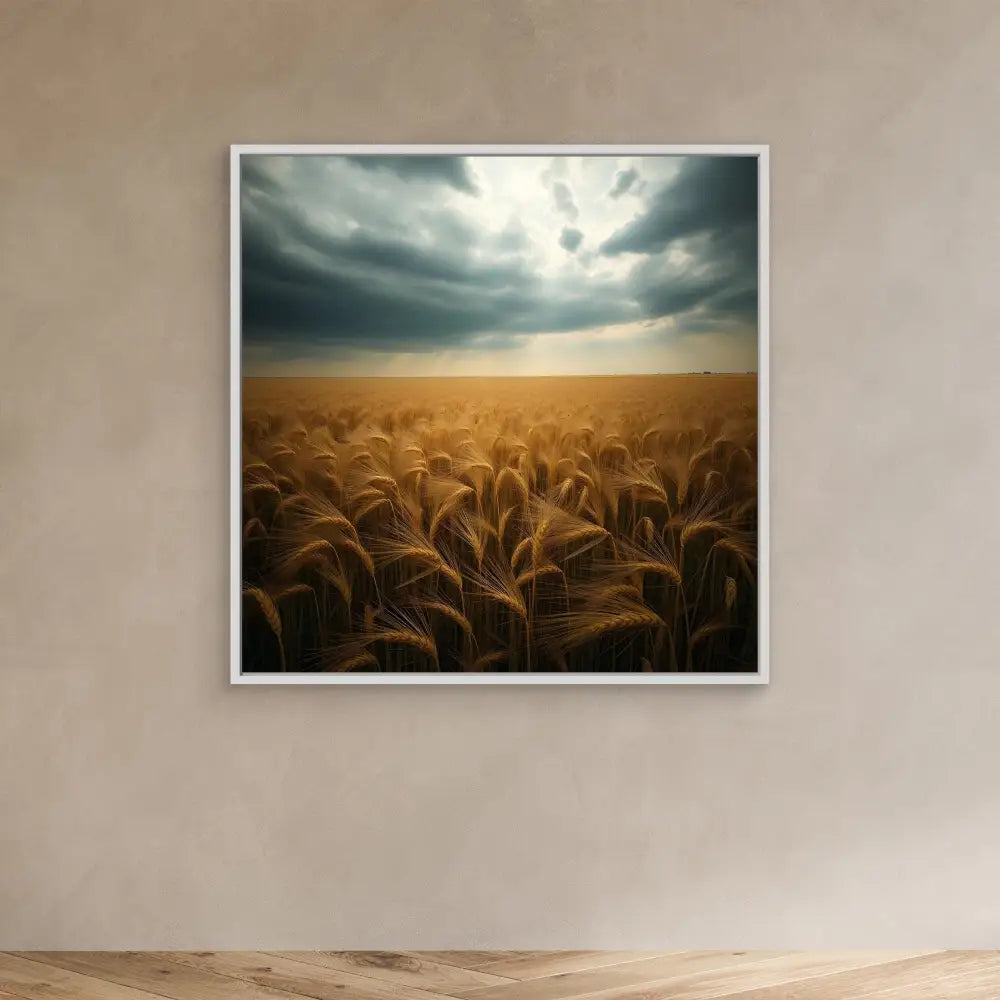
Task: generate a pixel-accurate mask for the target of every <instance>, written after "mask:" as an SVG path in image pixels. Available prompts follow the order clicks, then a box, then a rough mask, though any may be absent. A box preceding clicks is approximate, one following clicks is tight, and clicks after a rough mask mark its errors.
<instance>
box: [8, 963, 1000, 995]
mask: <svg viewBox="0 0 1000 1000" xmlns="http://www.w3.org/2000/svg"><path fill="white" fill-rule="evenodd" d="M164 997H167V998H171V1000H295V998H296V997H312V998H313V1000H335V998H336V1000H441V998H445V1000H447V998H458V1000H577V998H586V1000H713V998H714V1000H722V998H727V997H729V998H739V1000H942V998H956V1000H1000V952H993V951H978V952H976V951H966V952H959V951H936V952H916V951H909V952H902V951H901V952H884V951H837V952H833V951H819V952H794V951H790V952H779V951H768V952H764V951H660V952H658V951H355V952H351V951H275V952H262V951H245V952H238V951H219V952H212V951H197V952H93V951H79V952H65V951H63V952H56V951H53V952H2V953H0V1000H10V998H14V1000H155V998H164Z"/></svg>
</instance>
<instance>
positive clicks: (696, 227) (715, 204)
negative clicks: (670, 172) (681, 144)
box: [601, 156, 757, 256]
mask: <svg viewBox="0 0 1000 1000" xmlns="http://www.w3.org/2000/svg"><path fill="white" fill-rule="evenodd" d="M756 220H757V158H756V157H754V156H691V157H688V158H686V159H685V160H684V162H683V164H682V165H681V168H680V170H679V171H678V173H677V176H676V177H675V178H674V179H673V180H672V181H671V182H670V183H668V184H666V185H665V186H664V187H663V188H662V189H661V190H660V191H659V192H657V194H656V195H654V197H653V199H652V203H651V204H650V206H649V209H648V210H647V211H646V212H645V213H644V214H642V215H639V216H637V217H636V218H634V219H633V220H632V221H631V222H630V223H629V224H628V225H626V226H624V227H623V228H621V229H619V230H618V232H616V233H615V234H614V235H612V236H611V238H610V239H608V240H605V241H604V243H603V244H602V245H601V252H602V253H604V254H607V255H608V256H615V255H617V254H620V253H646V254H648V253H657V252H659V251H661V250H664V249H666V248H667V247H668V246H669V245H670V244H671V243H672V242H673V241H674V240H676V239H679V238H681V237H684V236H695V235H698V234H699V233H724V232H726V231H727V230H732V229H734V228H737V227H739V226H742V225H745V224H747V223H755V222H756Z"/></svg>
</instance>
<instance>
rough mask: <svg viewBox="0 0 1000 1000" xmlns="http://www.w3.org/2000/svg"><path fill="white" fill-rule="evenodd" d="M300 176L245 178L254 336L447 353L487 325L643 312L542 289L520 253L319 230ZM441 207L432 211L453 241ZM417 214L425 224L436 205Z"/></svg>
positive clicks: (601, 296) (590, 321) (561, 288)
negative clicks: (303, 198)
mask: <svg viewBox="0 0 1000 1000" xmlns="http://www.w3.org/2000/svg"><path fill="white" fill-rule="evenodd" d="M295 180H296V178H295V177H294V176H293V177H291V178H290V179H287V180H277V179H276V178H275V177H273V176H271V175H267V174H266V172H265V174H264V175H263V178H262V176H261V172H260V171H257V170H255V169H254V168H253V167H252V166H249V168H248V169H245V170H244V173H243V214H242V220H243V224H242V259H243V305H242V308H243V329H244V335H245V338H246V340H247V342H248V343H267V344H271V345H281V346H283V347H284V348H285V349H286V352H287V351H288V350H290V349H291V348H292V347H293V346H295V345H298V347H299V348H301V346H302V345H303V344H308V345H312V346H323V347H364V348H374V349H387V350H409V351H421V350H437V349H441V348H444V347H458V346H463V345H464V344H467V343H468V342H469V341H470V339H472V338H474V337H476V335H478V334H483V333H487V332H494V333H495V332H498V331H504V332H507V333H509V334H517V333H535V332H537V331H539V330H553V331H556V330H574V329H580V328H582V327H592V326H596V325H603V324H606V323H610V322H620V321H622V320H625V319H629V318H635V317H637V316H638V315H639V309H638V305H637V304H636V302H635V301H634V299H631V298H630V297H629V295H628V294H627V293H626V292H625V291H624V290H623V289H622V288H620V287H618V286H610V285H607V284H605V285H603V286H602V285H600V284H599V283H598V284H595V285H593V286H590V287H588V288H586V289H579V288H575V287H571V286H568V285H560V284H558V283H556V284H555V285H553V284H551V283H550V284H549V285H545V286H543V283H542V282H541V281H540V280H539V279H538V278H537V277H536V275H535V274H534V272H533V270H532V268H531V267H530V266H528V263H527V262H526V261H525V259H523V258H522V257H518V256H513V257H511V256H500V257H493V258H486V259H483V257H482V255H480V254H476V253H470V252H469V251H468V247H467V246H465V245H463V243H462V242H461V241H454V240H449V239H447V238H445V239H443V240H440V241H435V242H433V243H430V244H428V243H427V242H424V241H419V240H417V239H415V238H414V239H409V240H407V239H402V238H396V237H395V236H392V237H381V236H378V235H372V234H371V233H370V232H368V231H366V230H362V229H358V228H355V229H349V230H345V231H344V232H334V231H331V230H329V229H326V228H320V227H319V226H318V225H317V224H316V223H315V222H314V220H313V218H312V217H311V214H310V213H309V212H308V211H306V210H304V209H303V208H302V207H301V206H300V205H299V203H298V202H297V200H296V198H295V194H294V193H295V183H294V182H295ZM442 211H443V210H442V209H439V210H437V214H436V215H435V214H434V213H432V214H431V216H430V217H431V218H437V222H438V229H437V232H439V233H440V232H443V233H445V235H446V236H447V232H448V225H445V226H443V227H442V226H441V219H440V217H439V216H440V214H441V212H442ZM418 217H419V218H422V219H423V220H424V222H426V220H427V218H428V215H427V212H426V211H424V212H423V213H422V214H420V215H419V216H418ZM454 221H455V220H452V222H454ZM449 224H450V223H449ZM508 232H509V233H510V234H511V235H516V233H517V230H516V229H515V228H510V227H509V229H508Z"/></svg>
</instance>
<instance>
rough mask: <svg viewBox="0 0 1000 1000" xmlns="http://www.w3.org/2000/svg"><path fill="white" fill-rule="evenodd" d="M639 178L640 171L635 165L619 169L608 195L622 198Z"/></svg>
mask: <svg viewBox="0 0 1000 1000" xmlns="http://www.w3.org/2000/svg"><path fill="white" fill-rule="evenodd" d="M638 179H639V171H638V170H636V169H635V167H629V168H628V170H619V171H618V173H617V174H615V182H614V184H612V185H611V190H610V191H609V192H608V197H609V198H620V197H621V196H622V195H623V194H625V192H626V191H628V190H629V188H631V187H632V185H633V184H634V183H635V182H636V181H637V180H638Z"/></svg>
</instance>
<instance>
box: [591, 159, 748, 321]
mask: <svg viewBox="0 0 1000 1000" xmlns="http://www.w3.org/2000/svg"><path fill="white" fill-rule="evenodd" d="M616 186H617V183H616ZM671 251H676V252H671ZM600 252H601V253H602V254H604V255H606V256H618V255H620V254H623V253H631V254H638V255H642V259H641V260H640V261H639V262H638V263H637V264H636V266H635V268H634V269H633V271H632V274H631V279H630V280H631V286H632V290H633V292H634V294H635V297H636V299H637V301H638V302H639V303H640V305H641V306H642V308H643V311H644V312H645V313H646V314H647V315H648V316H664V315H679V314H685V313H692V314H694V315H695V316H697V317H699V321H698V323H696V324H693V326H692V328H693V327H694V326H697V327H699V328H704V329H709V328H714V326H715V325H716V320H718V321H719V323H722V324H723V325H726V324H728V323H729V322H730V321H732V320H742V321H744V322H746V323H748V324H749V323H753V322H754V321H755V320H756V315H757V160H756V158H755V157H747V156H714V157H690V158H688V159H686V160H685V161H684V163H683V164H682V165H681V168H680V170H679V171H678V172H677V175H676V176H675V177H674V179H673V180H672V181H670V182H668V183H667V184H666V185H665V186H664V187H663V188H661V189H660V190H659V191H658V192H656V194H654V195H653V197H652V199H651V201H650V204H649V206H648V208H647V210H646V211H645V212H644V213H643V214H640V215H638V216H636V218H634V219H633V220H632V221H631V222H629V223H628V224H627V225H625V226H623V227H622V228H621V229H619V230H618V231H617V232H616V233H614V234H613V235H612V236H611V237H610V238H609V239H607V240H605V242H604V243H603V244H602V245H601V248H600ZM687 318H688V319H689V320H690V319H692V317H690V316H689V317H687Z"/></svg>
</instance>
